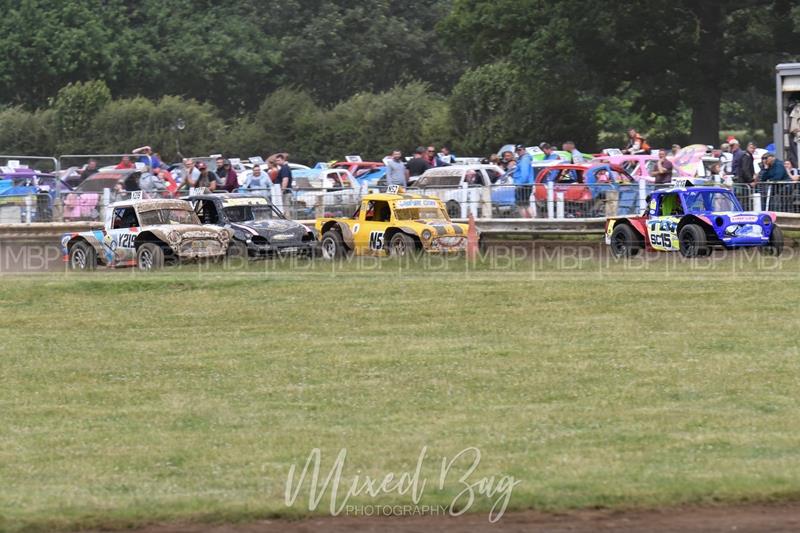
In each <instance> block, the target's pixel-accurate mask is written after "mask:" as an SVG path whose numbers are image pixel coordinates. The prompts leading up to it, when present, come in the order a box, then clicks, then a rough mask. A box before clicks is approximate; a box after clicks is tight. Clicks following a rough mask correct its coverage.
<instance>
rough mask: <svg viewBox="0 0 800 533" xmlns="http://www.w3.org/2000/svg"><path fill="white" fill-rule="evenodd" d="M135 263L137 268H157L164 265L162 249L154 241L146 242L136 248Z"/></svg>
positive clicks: (148, 269)
mask: <svg viewBox="0 0 800 533" xmlns="http://www.w3.org/2000/svg"><path fill="white" fill-rule="evenodd" d="M136 265H137V266H138V267H139V270H147V271H150V270H158V269H160V268H163V267H164V250H162V249H161V246H159V245H158V244H156V243H153V242H146V243H144V244H142V245H141V246H139V249H138V250H136Z"/></svg>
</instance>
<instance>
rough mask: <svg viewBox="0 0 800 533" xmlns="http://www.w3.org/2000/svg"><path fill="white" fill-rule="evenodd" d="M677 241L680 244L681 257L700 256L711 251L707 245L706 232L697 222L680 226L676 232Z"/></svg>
mask: <svg viewBox="0 0 800 533" xmlns="http://www.w3.org/2000/svg"><path fill="white" fill-rule="evenodd" d="M678 241H679V242H680V244H681V254H683V257H702V256H704V255H708V254H709V253H710V252H711V249H710V248H709V247H708V241H707V239H706V232H705V231H704V230H703V228H702V227H700V226H698V225H697V224H686V225H685V226H684V227H683V228H681V231H680V233H678Z"/></svg>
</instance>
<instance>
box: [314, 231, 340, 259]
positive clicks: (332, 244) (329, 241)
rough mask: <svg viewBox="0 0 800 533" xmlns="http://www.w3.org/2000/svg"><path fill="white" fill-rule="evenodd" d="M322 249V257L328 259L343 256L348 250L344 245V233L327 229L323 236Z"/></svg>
mask: <svg viewBox="0 0 800 533" xmlns="http://www.w3.org/2000/svg"><path fill="white" fill-rule="evenodd" d="M320 251H321V252H322V258H323V259H327V260H328V261H333V260H334V259H341V258H343V257H344V255H345V252H346V250H345V247H344V240H342V234H341V233H339V232H338V231H336V230H328V231H326V232H325V234H324V235H323V236H322V242H321V243H320Z"/></svg>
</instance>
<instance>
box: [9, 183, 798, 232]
mask: <svg viewBox="0 0 800 533" xmlns="http://www.w3.org/2000/svg"><path fill="white" fill-rule="evenodd" d="M670 186H671V185H658V186H656V185H653V184H650V183H646V182H644V181H640V182H637V183H631V184H614V185H609V184H591V185H584V184H576V183H570V184H558V183H548V184H536V185H533V186H528V187H517V186H513V185H499V186H461V187H449V188H448V187H437V188H427V189H415V188H413V187H412V188H409V189H408V191H407V192H408V193H411V194H424V195H429V196H434V197H438V198H440V199H441V200H442V201H443V203H444V205H445V206H446V209H447V212H448V214H449V215H450V216H451V217H452V218H460V219H463V218H467V217H468V216H469V215H470V214H471V215H472V216H474V217H475V218H478V219H513V218H536V219H554V220H559V219H602V218H605V217H607V216H616V215H631V214H637V213H642V212H643V211H644V210H645V208H646V199H647V196H648V195H649V194H650V193H651V192H652V191H653V190H655V189H656V188H660V187H670ZM379 190H380V189H379V188H377V187H368V186H361V187H352V188H345V189H321V188H296V189H293V190H291V191H281V189H280V186H278V185H274V186H272V187H271V188H268V189H244V188H239V189H238V190H237V192H246V193H250V194H260V195H263V196H265V197H267V198H269V199H270V200H271V201H272V202H273V203H274V204H275V205H276V207H278V208H279V209H281V210H282V211H283V212H284V213H285V214H286V215H287V216H288V217H290V218H295V219H301V220H311V219H315V218H321V217H346V216H350V215H352V214H353V213H354V212H355V211H356V209H357V208H358V206H359V204H360V202H361V198H363V196H364V195H365V194H369V193H371V192H377V191H379ZM732 190H733V192H734V193H735V195H736V196H737V197H738V198H739V200H740V202H741V203H742V207H743V208H744V209H745V210H756V211H759V210H766V211H777V212H780V213H800V182H780V183H759V184H757V185H755V186H752V185H747V184H735V185H734V186H733V187H732ZM217 192H225V191H219V190H218V191H217ZM131 194H132V192H131V191H126V190H113V189H108V188H107V189H103V190H102V191H100V192H80V191H61V192H54V191H50V192H46V193H27V194H22V195H6V196H0V223H15V222H22V223H25V222H51V221H54V222H61V221H65V222H72V221H101V220H103V219H104V216H105V209H106V208H107V207H108V206H109V205H111V204H112V203H114V202H118V201H121V200H127V199H129V198H130V197H131ZM142 194H143V197H144V198H180V197H185V196H187V195H188V194H189V191H188V190H186V189H181V190H178V191H176V192H175V193H172V192H170V191H164V190H159V191H151V192H143V193H142Z"/></svg>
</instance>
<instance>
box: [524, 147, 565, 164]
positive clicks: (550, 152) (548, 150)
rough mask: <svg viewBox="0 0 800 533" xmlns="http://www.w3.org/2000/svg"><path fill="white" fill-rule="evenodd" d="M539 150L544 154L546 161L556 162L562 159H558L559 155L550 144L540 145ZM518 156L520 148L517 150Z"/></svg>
mask: <svg viewBox="0 0 800 533" xmlns="http://www.w3.org/2000/svg"><path fill="white" fill-rule="evenodd" d="M539 149H540V150H541V151H542V152H544V160H545V161H556V160H559V159H561V158H560V157H558V154H557V153H556V151H555V150H554V149H553V147H552V146H551V145H550V143H540V144H539ZM517 154H519V148H517Z"/></svg>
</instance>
